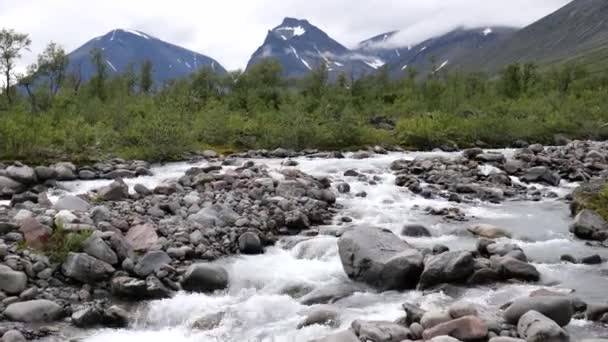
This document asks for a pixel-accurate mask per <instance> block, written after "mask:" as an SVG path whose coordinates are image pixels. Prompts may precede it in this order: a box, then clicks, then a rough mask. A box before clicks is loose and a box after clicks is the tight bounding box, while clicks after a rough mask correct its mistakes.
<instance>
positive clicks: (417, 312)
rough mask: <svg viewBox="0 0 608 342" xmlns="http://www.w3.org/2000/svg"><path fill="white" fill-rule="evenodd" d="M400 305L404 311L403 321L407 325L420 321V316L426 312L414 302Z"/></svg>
mask: <svg viewBox="0 0 608 342" xmlns="http://www.w3.org/2000/svg"><path fill="white" fill-rule="evenodd" d="M401 307H402V308H403V310H404V311H405V323H406V324H407V325H411V324H412V323H420V321H421V320H422V317H423V316H424V314H425V313H426V312H425V311H424V310H422V309H421V308H420V307H419V306H418V305H415V304H410V303H404V304H402V305H401Z"/></svg>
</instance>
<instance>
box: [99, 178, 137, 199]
mask: <svg viewBox="0 0 608 342" xmlns="http://www.w3.org/2000/svg"><path fill="white" fill-rule="evenodd" d="M97 195H98V196H99V198H100V199H102V200H104V201H122V200H125V199H128V198H129V186H128V185H127V184H126V183H125V182H124V181H123V180H122V178H118V179H116V180H115V181H113V182H112V183H110V185H107V186H104V187H102V188H100V189H98V190H97Z"/></svg>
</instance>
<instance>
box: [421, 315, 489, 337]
mask: <svg viewBox="0 0 608 342" xmlns="http://www.w3.org/2000/svg"><path fill="white" fill-rule="evenodd" d="M437 336H451V337H454V338H457V339H459V340H461V341H470V340H481V339H485V338H486V337H487V336H488V327H487V326H486V324H485V323H484V321H482V320H481V319H480V318H478V317H476V316H464V317H461V318H457V319H454V320H451V321H449V322H445V323H441V324H438V325H436V326H434V327H433V328H430V329H427V330H425V331H424V333H423V334H422V337H423V338H424V339H425V340H429V339H432V338H434V337H437Z"/></svg>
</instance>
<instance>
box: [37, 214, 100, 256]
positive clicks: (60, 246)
mask: <svg viewBox="0 0 608 342" xmlns="http://www.w3.org/2000/svg"><path fill="white" fill-rule="evenodd" d="M92 233H93V232H92V231H90V230H82V231H78V232H69V231H67V230H65V229H64V227H63V224H61V223H59V224H57V225H55V227H54V229H53V234H52V235H51V237H50V239H49V241H48V243H47V244H46V247H45V248H44V250H43V252H44V253H45V254H46V255H47V256H48V257H49V258H50V259H51V261H53V262H57V263H62V262H63V261H65V259H66V258H67V256H68V254H69V253H71V252H74V253H80V252H82V244H83V242H84V241H85V240H86V239H88V238H89V237H90V236H91V235H92Z"/></svg>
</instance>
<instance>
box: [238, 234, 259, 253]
mask: <svg viewBox="0 0 608 342" xmlns="http://www.w3.org/2000/svg"><path fill="white" fill-rule="evenodd" d="M238 243H239V251H240V252H241V253H242V254H261V253H264V247H263V246H262V241H260V238H259V236H258V235H257V234H255V233H252V232H245V233H243V234H241V236H239V240H238Z"/></svg>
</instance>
